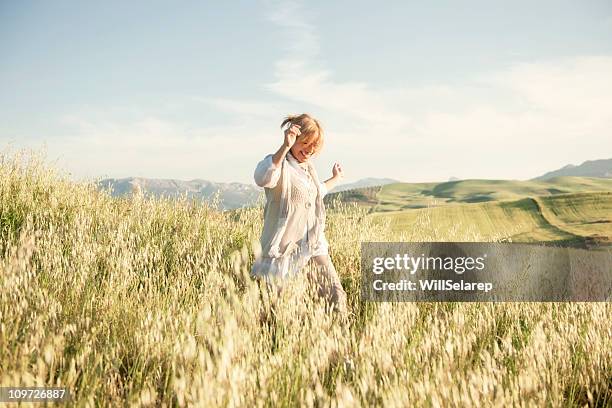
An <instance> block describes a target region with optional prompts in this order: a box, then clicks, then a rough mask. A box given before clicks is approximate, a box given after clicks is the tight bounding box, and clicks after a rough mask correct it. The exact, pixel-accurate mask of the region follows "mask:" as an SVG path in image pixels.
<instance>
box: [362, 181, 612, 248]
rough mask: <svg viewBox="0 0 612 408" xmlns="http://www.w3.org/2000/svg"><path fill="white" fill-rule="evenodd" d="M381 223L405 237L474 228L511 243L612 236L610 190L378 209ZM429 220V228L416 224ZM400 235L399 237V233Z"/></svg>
mask: <svg viewBox="0 0 612 408" xmlns="http://www.w3.org/2000/svg"><path fill="white" fill-rule="evenodd" d="M372 217H373V218H374V219H375V220H377V222H382V221H383V220H385V221H388V222H389V224H390V225H391V228H392V230H393V231H394V232H395V233H397V234H398V237H399V236H400V235H401V234H404V239H415V240H418V238H419V235H420V234H428V235H433V236H435V237H436V238H435V239H436V240H445V239H451V240H453V239H455V238H453V237H455V236H456V235H457V234H459V235H464V234H465V233H466V232H468V231H469V232H470V233H471V234H472V235H473V236H475V237H476V236H478V237H480V238H481V239H483V240H498V239H503V240H508V241H511V242H542V241H550V242H556V243H559V244H567V245H572V246H579V247H585V246H589V245H590V246H593V245H610V242H611V241H612V191H609V192H590V193H571V194H559V195H554V196H548V197H529V198H522V199H519V200H514V201H512V200H509V201H492V202H486V203H476V204H465V203H461V204H455V205H443V206H439V207H431V208H423V209H414V210H401V211H388V212H382V213H374V214H372ZM421 218H428V219H430V224H429V225H430V226H431V227H430V229H431V230H430V231H428V230H424V229H423V228H420V229H419V230H418V233H417V236H416V237H414V238H410V234H414V233H415V226H416V225H418V224H417V223H418V220H419V219H421ZM398 239H399V238H398Z"/></svg>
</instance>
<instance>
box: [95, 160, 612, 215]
mask: <svg viewBox="0 0 612 408" xmlns="http://www.w3.org/2000/svg"><path fill="white" fill-rule="evenodd" d="M559 176H578V177H598V178H612V159H604V160H588V161H585V162H584V163H582V164H581V165H579V166H575V165H573V164H568V165H567V166H565V167H562V168H560V169H558V170H554V171H550V172H548V173H546V174H544V175H542V176H539V177H535V178H534V179H532V180H540V181H543V180H549V179H552V178H555V177H559ZM450 180H451V181H456V180H457V179H456V178H455V177H451V179H450ZM393 183H399V181H398V180H394V179H390V178H364V179H361V180H358V181H356V182H354V183H348V184H341V185H339V186H337V187H335V188H334V189H332V190H331V191H330V193H338V192H341V191H347V190H355V189H361V188H367V187H375V186H382V185H386V184H393ZM98 186H99V187H100V188H102V189H110V192H111V194H112V195H113V196H115V197H121V196H125V195H129V194H131V193H132V192H134V191H137V190H140V191H142V192H143V193H144V194H145V195H153V196H156V197H161V196H166V197H179V196H181V195H186V196H187V197H188V198H197V199H202V200H205V201H212V200H213V199H214V198H215V197H218V205H219V208H221V209H224V210H228V209H235V208H240V207H245V206H251V205H254V204H256V203H257V202H258V201H259V200H261V201H260V202H263V189H262V188H260V187H258V186H256V185H254V184H244V183H216V182H213V181H208V180H202V179H195V180H189V181H183V180H174V179H151V178H142V177H128V178H119V179H117V178H108V179H104V180H101V181H99V182H98Z"/></svg>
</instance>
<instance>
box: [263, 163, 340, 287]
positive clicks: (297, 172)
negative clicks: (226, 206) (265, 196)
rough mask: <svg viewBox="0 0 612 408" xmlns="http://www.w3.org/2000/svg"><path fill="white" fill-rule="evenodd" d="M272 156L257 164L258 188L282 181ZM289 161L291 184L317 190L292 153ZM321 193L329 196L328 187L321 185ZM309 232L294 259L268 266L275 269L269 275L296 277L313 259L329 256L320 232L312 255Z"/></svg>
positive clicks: (326, 245) (270, 186)
mask: <svg viewBox="0 0 612 408" xmlns="http://www.w3.org/2000/svg"><path fill="white" fill-rule="evenodd" d="M272 156H273V155H272V154H269V155H267V156H266V157H265V158H264V159H263V160H262V161H260V162H259V163H258V164H257V167H256V169H255V174H254V177H255V182H256V184H257V185H258V186H261V187H266V188H274V187H275V186H276V184H277V183H278V181H279V179H280V176H281V167H280V166H275V165H274V163H273V162H272ZM287 161H288V163H289V164H290V166H289V170H290V174H291V183H303V185H304V186H305V187H306V188H315V187H314V181H313V180H312V178H311V177H310V175H309V174H308V171H307V170H306V169H305V168H304V167H302V166H301V165H300V163H299V162H298V161H297V160H296V159H295V158H294V157H293V155H291V153H287ZM320 191H321V197H324V196H325V195H326V194H327V187H326V186H325V183H320ZM307 231H308V226H306V227H305V228H304V238H303V239H302V240H301V244H302V245H301V248H300V250H299V251H295V253H294V257H293V258H291V259H290V260H288V262H282V263H281V264H276V263H275V264H273V265H266V266H267V267H270V266H271V267H272V269H273V270H270V271H268V274H270V275H274V276H282V277H283V278H284V277H286V276H288V275H294V274H296V273H298V272H299V271H300V270H301V269H302V267H303V266H305V265H306V263H307V262H308V260H310V258H311V257H313V256H319V255H328V254H329V244H328V242H327V239H326V238H325V233H324V231H321V232H320V237H319V242H320V245H319V248H318V249H317V250H315V251H313V252H312V253H311V252H310V250H309V248H308V241H307ZM257 269H259V268H258V266H257V264H256V265H254V270H257Z"/></svg>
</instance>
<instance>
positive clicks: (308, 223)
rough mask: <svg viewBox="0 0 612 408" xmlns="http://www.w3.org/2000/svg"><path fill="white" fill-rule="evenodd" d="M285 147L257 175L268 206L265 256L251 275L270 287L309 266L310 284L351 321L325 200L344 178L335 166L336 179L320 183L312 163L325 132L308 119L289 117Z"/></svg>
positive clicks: (263, 163)
mask: <svg viewBox="0 0 612 408" xmlns="http://www.w3.org/2000/svg"><path fill="white" fill-rule="evenodd" d="M285 126H286V129H285V132H284V142H283V143H282V144H281V146H280V147H279V148H278V150H277V151H276V152H275V153H273V154H268V155H267V156H266V157H265V158H264V159H263V160H261V161H260V162H259V163H258V164H257V167H256V169H255V174H254V176H255V183H256V184H257V185H258V186H260V187H264V189H265V193H266V206H265V210H264V228H263V232H262V235H261V248H262V252H261V256H260V257H258V259H257V260H256V261H255V263H254V264H253V268H252V270H251V274H252V275H253V276H255V277H262V278H264V279H266V281H267V282H270V280H271V278H280V279H284V278H286V277H289V276H293V275H296V274H297V273H298V272H299V271H300V270H301V269H302V268H303V267H304V266H306V264H307V263H308V262H312V263H314V266H315V271H314V272H312V271H311V272H310V273H309V275H308V278H309V279H310V280H311V282H314V283H315V284H317V285H318V289H319V295H320V296H324V297H326V298H327V299H328V301H329V302H330V303H331V304H332V306H333V307H334V309H335V310H336V311H338V312H340V314H341V315H342V316H343V317H346V313H347V305H346V293H345V291H344V289H343V288H342V284H341V283H340V279H339V278H338V274H337V273H336V269H335V268H334V265H333V264H332V262H331V259H330V257H329V252H328V243H327V240H326V239H325V235H324V232H323V230H324V228H325V207H324V205H323V196H325V194H326V193H327V192H328V191H329V190H331V189H332V188H334V186H335V185H336V184H337V182H338V181H339V180H341V179H342V178H343V173H342V167H341V166H340V165H339V164H338V163H335V164H334V166H333V168H332V177H331V178H329V179H328V180H326V181H325V182H323V183H321V182H319V178H318V175H317V172H316V171H315V169H314V166H313V165H312V162H311V161H310V159H311V158H312V157H313V155H315V154H316V153H318V152H319V151H320V150H321V148H322V146H323V129H322V128H321V125H320V123H319V122H318V121H317V120H316V119H314V118H313V117H312V116H310V115H308V114H306V113H304V114H301V115H297V116H288V117H286V118H285V120H283V122H282V123H281V129H283V128H285Z"/></svg>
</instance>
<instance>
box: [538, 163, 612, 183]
mask: <svg viewBox="0 0 612 408" xmlns="http://www.w3.org/2000/svg"><path fill="white" fill-rule="evenodd" d="M559 176H576V177H600V178H610V177H612V159H602V160H587V161H585V162H584V163H582V164H581V165H579V166H575V165H573V164H568V165H567V166H565V167H561V168H560V169H558V170H553V171H549V172H548V173H546V174H543V175H541V176H539V177H536V178H534V179H532V180H549V179H551V178H553V177H559Z"/></svg>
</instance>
